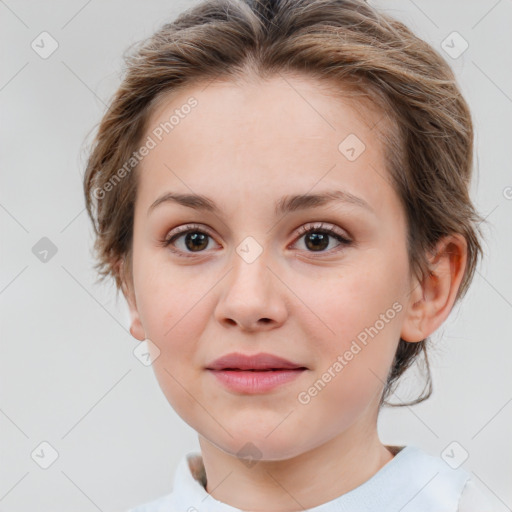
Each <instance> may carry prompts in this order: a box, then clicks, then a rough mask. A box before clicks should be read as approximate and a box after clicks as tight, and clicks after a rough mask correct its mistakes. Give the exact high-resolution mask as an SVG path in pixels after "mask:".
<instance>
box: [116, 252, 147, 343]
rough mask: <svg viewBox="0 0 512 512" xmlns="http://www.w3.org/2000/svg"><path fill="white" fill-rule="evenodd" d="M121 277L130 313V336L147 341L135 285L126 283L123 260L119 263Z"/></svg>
mask: <svg viewBox="0 0 512 512" xmlns="http://www.w3.org/2000/svg"><path fill="white" fill-rule="evenodd" d="M118 268H119V275H120V276H121V289H122V292H123V295H124V297H125V299H126V302H127V304H128V309H129V312H130V321H131V324H130V334H131V335H132V336H133V337H134V338H135V339H137V340H139V341H144V340H145V339H146V333H145V332H144V328H143V327H142V322H141V320H140V316H139V311H138V309H137V302H136V299H135V292H134V290H133V285H131V286H130V285H129V284H128V283H127V282H126V278H125V274H124V272H123V270H124V260H121V261H120V263H119V267H118Z"/></svg>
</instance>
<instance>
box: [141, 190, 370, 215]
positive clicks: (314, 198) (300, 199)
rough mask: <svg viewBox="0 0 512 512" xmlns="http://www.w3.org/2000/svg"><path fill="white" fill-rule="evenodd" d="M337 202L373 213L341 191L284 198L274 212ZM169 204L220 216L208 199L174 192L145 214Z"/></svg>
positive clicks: (165, 196)
mask: <svg viewBox="0 0 512 512" xmlns="http://www.w3.org/2000/svg"><path fill="white" fill-rule="evenodd" d="M337 201H340V202H342V203H347V204H352V205H355V206H359V207H361V208H364V209H366V210H368V211H369V212H372V213H375V211H374V210H373V208H372V207H371V206H370V205H369V204H368V203H367V202H366V201H365V200H364V199H362V198H361V197H358V196H355V195H354V194H351V193H350V192H346V191H343V190H330V191H327V192H322V193H318V194H301V195H288V196H284V197H282V198H281V199H280V200H279V201H278V202H277V203H276V205H275V208H274V212H275V215H276V216H278V215H283V214H285V213H289V212H294V211H298V210H305V209H308V208H318V207H319V206H324V205H327V204H330V203H333V202H337ZM169 202H170V203H176V204H180V205H182V206H186V207H187V208H192V209H194V210H200V211H207V212H211V213H214V214H216V215H219V216H220V215H221V211H220V208H219V207H218V206H217V205H216V204H215V202H214V201H212V200H211V199H209V198H208V197H206V196H203V195H200V194H177V193H175V192H167V193H166V194H164V195H162V196H161V197H159V198H157V199H156V200H155V201H154V202H153V203H152V204H151V206H150V207H149V208H148V212H147V214H148V215H149V214H150V213H151V212H152V211H153V210H154V209H155V208H156V207H157V206H158V205H160V204H163V203H169Z"/></svg>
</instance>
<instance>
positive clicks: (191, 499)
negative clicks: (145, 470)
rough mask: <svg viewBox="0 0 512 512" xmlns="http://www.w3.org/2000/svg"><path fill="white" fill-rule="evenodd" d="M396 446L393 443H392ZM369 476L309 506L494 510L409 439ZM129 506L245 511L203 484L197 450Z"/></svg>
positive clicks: (467, 481)
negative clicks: (153, 491)
mask: <svg viewBox="0 0 512 512" xmlns="http://www.w3.org/2000/svg"><path fill="white" fill-rule="evenodd" d="M390 448H393V447H390ZM396 450H399V451H398V453H396V455H395V456H394V457H393V459H391V460H390V461H389V462H388V463H387V464H385V465H384V466H383V467H382V468H381V469H380V470H379V471H377V473H375V474H374V475H373V476H372V477H371V478H370V479H369V480H367V481H366V482H364V483H362V484H361V485H359V486H358V487H356V488H355V489H352V490H351V491H349V492H347V493H345V494H343V495H341V496H339V497H337V498H335V499H333V500H331V501H328V502H326V503H322V504H321V505H318V506H316V507H314V508H311V509H307V512H399V511H400V512H492V508H491V505H490V502H489V501H488V500H487V498H486V497H485V496H484V494H483V493H482V492H481V491H480V490H479V488H478V487H476V485H475V483H474V481H473V480H472V479H471V476H470V474H469V473H468V472H467V471H466V470H465V469H463V468H460V467H459V468H457V469H452V468H451V467H450V466H449V465H448V464H447V463H446V462H445V461H444V460H443V459H441V458H440V457H435V456H432V455H428V454H427V453H425V452H424V451H423V450H421V449H420V448H418V447H416V446H413V445H409V446H405V447H396ZM127 512H241V509H238V508H235V507H232V506H230V505H228V504H226V503H223V502H220V501H217V500H216V499H215V498H213V497H212V496H211V495H210V494H208V493H207V492H206V489H205V472H204V466H203V463H202V458H201V455H200V454H199V453H189V454H187V455H184V456H183V457H182V459H181V460H180V463H179V465H178V468H177V470H176V474H175V478H174V487H173V491H172V492H171V493H169V494H166V495H164V496H161V497H160V498H158V499H156V500H153V501H151V502H148V503H145V504H143V505H139V506H137V507H135V508H132V509H130V510H128V511H127Z"/></svg>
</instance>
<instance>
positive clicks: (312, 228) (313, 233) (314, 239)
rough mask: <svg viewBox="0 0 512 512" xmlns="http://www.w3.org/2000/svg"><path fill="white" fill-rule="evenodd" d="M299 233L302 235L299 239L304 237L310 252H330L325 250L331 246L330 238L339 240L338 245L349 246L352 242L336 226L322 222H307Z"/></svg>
mask: <svg viewBox="0 0 512 512" xmlns="http://www.w3.org/2000/svg"><path fill="white" fill-rule="evenodd" d="M327 226H329V225H327ZM298 234H299V235H301V236H299V239H298V240H300V239H301V238H304V245H305V247H306V250H308V252H330V251H326V250H325V249H327V248H328V247H329V244H330V241H331V240H330V239H335V240H336V241H337V242H338V245H337V247H339V246H348V245H350V244H351V243H352V242H351V240H349V239H348V238H346V237H344V236H342V235H341V233H339V232H338V231H336V230H335V228H334V226H330V227H326V224H324V223H322V222H320V223H316V224H306V225H304V226H302V227H301V228H300V229H299V232H298ZM298 240H297V241H298ZM296 243H297V242H296Z"/></svg>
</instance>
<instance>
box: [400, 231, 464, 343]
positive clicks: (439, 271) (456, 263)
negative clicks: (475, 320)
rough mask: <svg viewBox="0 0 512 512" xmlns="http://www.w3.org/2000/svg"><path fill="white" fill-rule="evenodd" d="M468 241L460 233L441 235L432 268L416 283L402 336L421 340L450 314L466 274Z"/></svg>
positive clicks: (410, 296) (431, 262) (407, 339)
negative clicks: (442, 236) (443, 236)
mask: <svg viewBox="0 0 512 512" xmlns="http://www.w3.org/2000/svg"><path fill="white" fill-rule="evenodd" d="M466 259H467V242H466V239H465V238H464V237H463V236H462V235H459V234H454V235H449V236H446V237H445V238H443V239H441V240H440V241H439V242H438V244H437V246H436V251H435V253H434V255H433V257H431V258H429V264H430V272H429V273H428V275H426V276H425V277H424V278H423V280H422V281H421V282H420V281H419V280H417V279H416V280H415V281H414V282H413V283H412V286H413V288H412V291H411V292H410V294H409V302H408V306H407V310H406V312H405V318H404V322H403V324H402V332H401V335H400V336H401V338H402V339H403V340H405V341H409V342H418V341H421V340H423V339H425V338H427V337H428V336H430V335H431V334H432V333H433V332H434V331H435V330H436V329H437V328H438V327H439V326H440V325H441V324H442V323H443V322H444V321H445V320H446V318H447V317H448V315H449V314H450V311H451V310H452V307H453V304H454V302H455V299H456V296H457V291H458V289H459V286H460V284H461V281H462V277H463V276H464V270H465V268H466Z"/></svg>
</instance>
